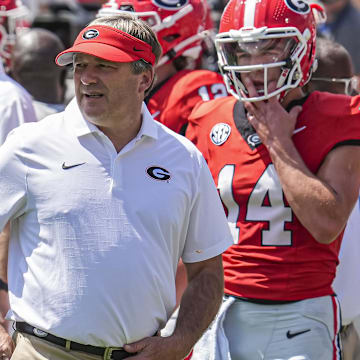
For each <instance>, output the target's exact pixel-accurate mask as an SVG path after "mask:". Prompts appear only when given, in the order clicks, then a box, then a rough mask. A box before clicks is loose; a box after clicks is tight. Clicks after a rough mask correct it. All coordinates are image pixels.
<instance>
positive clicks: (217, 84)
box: [147, 70, 227, 133]
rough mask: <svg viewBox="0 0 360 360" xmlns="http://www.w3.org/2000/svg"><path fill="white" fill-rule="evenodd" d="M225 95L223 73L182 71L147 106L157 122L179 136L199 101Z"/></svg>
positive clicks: (158, 90)
mask: <svg viewBox="0 0 360 360" xmlns="http://www.w3.org/2000/svg"><path fill="white" fill-rule="evenodd" d="M224 96H227V91H226V87H225V84H224V82H223V78H222V76H221V75H220V74H218V73H216V72H214V71H209V70H181V71H179V72H178V73H176V74H175V75H174V76H172V77H171V78H170V79H168V80H167V81H166V82H165V83H164V84H162V85H161V86H160V88H159V89H157V90H156V91H155V93H154V94H152V95H151V98H150V99H149V100H148V101H147V107H148V109H149V111H150V113H151V115H152V116H153V117H154V119H155V120H158V121H159V122H161V123H162V124H164V125H166V126H167V127H168V128H170V129H171V130H173V131H175V132H177V133H179V132H180V130H181V129H182V128H183V127H184V126H185V125H186V124H187V122H188V117H189V115H190V113H191V111H192V109H193V108H194V106H195V105H196V104H197V103H198V102H200V101H208V100H212V99H216V98H219V97H224Z"/></svg>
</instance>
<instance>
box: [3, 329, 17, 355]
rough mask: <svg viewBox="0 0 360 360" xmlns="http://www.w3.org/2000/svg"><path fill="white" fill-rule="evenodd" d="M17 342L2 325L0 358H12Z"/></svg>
mask: <svg viewBox="0 0 360 360" xmlns="http://www.w3.org/2000/svg"><path fill="white" fill-rule="evenodd" d="M14 350H15V344H14V342H13V341H12V339H11V336H10V335H9V334H8V332H7V331H6V330H5V329H4V328H3V327H2V326H0V360H10V358H11V355H12V353H13V352H14Z"/></svg>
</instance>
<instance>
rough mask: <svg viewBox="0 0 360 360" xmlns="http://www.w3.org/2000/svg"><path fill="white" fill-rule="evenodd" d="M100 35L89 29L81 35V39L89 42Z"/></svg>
mask: <svg viewBox="0 0 360 360" xmlns="http://www.w3.org/2000/svg"><path fill="white" fill-rule="evenodd" d="M99 35H100V34H99V32H98V31H97V30H96V29H89V30H87V31H85V32H84V33H83V36H82V38H83V39H84V40H90V39H94V38H96V37H98V36H99Z"/></svg>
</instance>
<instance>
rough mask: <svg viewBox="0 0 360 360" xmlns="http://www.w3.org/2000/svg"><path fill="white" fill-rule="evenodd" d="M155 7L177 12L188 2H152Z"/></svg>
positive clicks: (155, 0) (165, 0)
mask: <svg viewBox="0 0 360 360" xmlns="http://www.w3.org/2000/svg"><path fill="white" fill-rule="evenodd" d="M152 2H153V3H154V4H155V5H157V6H159V7H161V8H163V9H167V10H179V9H181V8H182V7H184V6H185V5H186V4H187V3H188V2H189V0H153V1H152Z"/></svg>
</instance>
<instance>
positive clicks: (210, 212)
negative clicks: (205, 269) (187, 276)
mask: <svg viewBox="0 0 360 360" xmlns="http://www.w3.org/2000/svg"><path fill="white" fill-rule="evenodd" d="M200 159H201V160H200V162H201V164H200V166H201V168H200V172H199V177H198V184H197V185H198V186H197V194H196V196H195V198H194V201H193V207H192V210H191V215H190V223H189V228H188V234H187V237H186V242H185V248H184V251H183V256H182V259H183V261H184V262H185V263H186V262H190V263H191V262H198V261H203V260H206V259H210V258H211V257H214V256H217V255H219V254H221V253H223V252H224V251H225V250H226V249H227V248H228V247H229V246H230V245H232V237H231V234H230V230H229V226H228V223H227V219H226V216H225V212H224V209H223V206H222V204H221V201H220V197H219V195H218V192H217V190H216V187H215V183H214V180H213V178H212V176H211V173H210V170H209V168H208V166H207V164H206V162H205V159H204V158H203V157H202V156H201V157H200Z"/></svg>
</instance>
